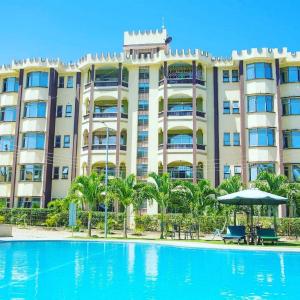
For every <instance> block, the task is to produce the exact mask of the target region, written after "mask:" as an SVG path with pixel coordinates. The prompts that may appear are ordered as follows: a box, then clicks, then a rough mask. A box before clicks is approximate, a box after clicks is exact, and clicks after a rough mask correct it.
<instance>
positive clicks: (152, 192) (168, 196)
mask: <svg viewBox="0 0 300 300" xmlns="http://www.w3.org/2000/svg"><path fill="white" fill-rule="evenodd" d="M149 178H151V179H152V180H153V182H150V183H148V184H147V185H146V186H145V187H144V189H145V190H146V194H147V195H148V197H149V199H153V200H155V201H156V202H157V203H158V205H159V206H160V238H161V239H163V238H164V217H165V214H166V211H167V208H168V206H169V204H170V202H171V200H172V197H175V196H176V194H178V193H182V191H183V190H184V189H185V187H184V186H182V185H181V184H180V182H176V181H172V180H171V179H170V177H169V174H167V173H164V174H162V175H158V174H156V173H154V172H152V173H150V174H149Z"/></svg>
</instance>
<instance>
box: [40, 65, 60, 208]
mask: <svg viewBox="0 0 300 300" xmlns="http://www.w3.org/2000/svg"><path fill="white" fill-rule="evenodd" d="M49 75H50V76H49V91H48V103H47V124H46V139H45V140H46V141H45V163H44V176H43V195H42V207H47V204H48V202H50V201H51V190H52V169H53V159H54V155H53V152H54V135H55V120H56V102H57V81H58V73H57V71H56V70H55V69H54V68H50V73H49Z"/></svg>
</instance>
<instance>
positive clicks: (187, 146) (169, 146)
mask: <svg viewBox="0 0 300 300" xmlns="http://www.w3.org/2000/svg"><path fill="white" fill-rule="evenodd" d="M196 146H197V149H198V150H205V148H206V146H205V145H202V144H197V145H196ZM163 148H164V145H163V144H160V145H159V146H158V149H159V150H162V149H163ZM167 149H193V144H167Z"/></svg>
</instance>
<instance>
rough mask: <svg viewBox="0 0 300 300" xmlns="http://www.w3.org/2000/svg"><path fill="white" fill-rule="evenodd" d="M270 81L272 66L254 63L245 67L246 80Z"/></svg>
mask: <svg viewBox="0 0 300 300" xmlns="http://www.w3.org/2000/svg"><path fill="white" fill-rule="evenodd" d="M251 79H272V65H271V64H269V63H254V64H248V65H247V80H251Z"/></svg>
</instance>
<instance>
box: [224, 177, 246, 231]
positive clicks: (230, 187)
mask: <svg viewBox="0 0 300 300" xmlns="http://www.w3.org/2000/svg"><path fill="white" fill-rule="evenodd" d="M243 188H244V186H243V183H242V180H241V177H240V176H238V175H235V176H232V177H229V178H228V179H226V180H224V181H223V182H222V183H221V184H220V185H219V187H218V193H219V195H226V194H232V193H236V192H239V191H240V190H242V189H243ZM232 211H233V220H234V225H236V207H234V206H231V205H226V210H225V214H226V215H229V214H230V213H232Z"/></svg>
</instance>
